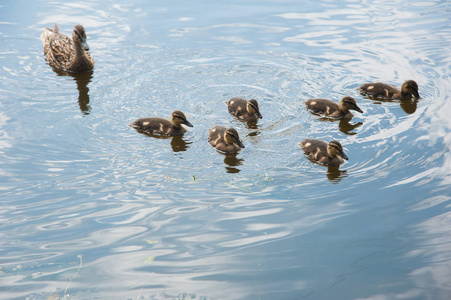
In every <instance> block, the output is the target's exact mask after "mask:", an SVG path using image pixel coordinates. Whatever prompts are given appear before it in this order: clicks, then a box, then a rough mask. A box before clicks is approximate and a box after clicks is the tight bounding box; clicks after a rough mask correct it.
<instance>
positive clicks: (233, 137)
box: [224, 128, 244, 148]
mask: <svg viewBox="0 0 451 300" xmlns="http://www.w3.org/2000/svg"><path fill="white" fill-rule="evenodd" d="M224 140H225V142H226V144H228V145H230V144H237V145H238V146H240V148H244V144H243V143H242V142H241V140H240V136H239V135H238V131H236V130H235V129H234V128H228V129H227V130H226V131H225V132H224Z"/></svg>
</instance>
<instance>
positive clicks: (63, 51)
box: [41, 24, 95, 73]
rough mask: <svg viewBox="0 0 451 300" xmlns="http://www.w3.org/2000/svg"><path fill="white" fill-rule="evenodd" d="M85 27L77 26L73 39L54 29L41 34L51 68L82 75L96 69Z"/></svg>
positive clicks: (56, 28)
mask: <svg viewBox="0 0 451 300" xmlns="http://www.w3.org/2000/svg"><path fill="white" fill-rule="evenodd" d="M86 39H87V37H86V32H85V29H84V27H83V26H81V25H75V27H74V31H73V32H72V39H70V38H69V37H68V36H66V35H64V34H62V33H60V32H59V27H58V25H57V24H55V27H54V29H53V30H52V29H50V28H46V29H45V31H44V32H43V33H42V34H41V40H42V43H43V44H44V54H45V55H46V58H47V61H48V62H49V64H50V65H51V66H53V67H54V68H56V69H59V70H63V71H66V72H69V73H81V72H87V71H91V70H92V69H94V64H95V62H94V59H93V58H92V57H91V55H90V54H89V52H88V50H89V46H88V43H87V42H86Z"/></svg>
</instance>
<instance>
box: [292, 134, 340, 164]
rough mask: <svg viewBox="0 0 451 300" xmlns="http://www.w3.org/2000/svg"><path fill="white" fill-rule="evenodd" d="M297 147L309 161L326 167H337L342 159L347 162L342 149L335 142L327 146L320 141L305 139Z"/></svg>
mask: <svg viewBox="0 0 451 300" xmlns="http://www.w3.org/2000/svg"><path fill="white" fill-rule="evenodd" d="M299 147H301V148H302V150H303V151H304V153H305V154H306V155H307V157H308V158H309V159H310V160H313V161H316V162H318V163H320V164H323V165H326V166H337V165H340V164H342V163H343V159H346V160H348V157H347V156H346V154H345V153H344V152H343V147H342V146H341V144H340V143H339V142H337V141H331V142H330V143H329V144H328V143H327V142H324V141H321V140H313V139H305V140H303V141H302V142H300V143H299Z"/></svg>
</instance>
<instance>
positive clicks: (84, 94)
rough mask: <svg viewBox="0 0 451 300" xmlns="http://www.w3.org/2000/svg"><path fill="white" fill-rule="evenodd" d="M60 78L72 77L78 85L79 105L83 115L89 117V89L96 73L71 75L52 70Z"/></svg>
mask: <svg viewBox="0 0 451 300" xmlns="http://www.w3.org/2000/svg"><path fill="white" fill-rule="evenodd" d="M52 69H53V71H54V72H55V73H57V74H58V76H70V77H72V78H73V79H74V81H75V82H76V83H77V89H78V105H79V106H80V110H81V112H82V113H83V114H85V115H89V113H90V112H91V106H90V105H89V88H88V84H89V83H90V82H91V80H92V75H93V73H94V71H89V72H83V73H69V72H65V71H62V70H59V69H55V68H52Z"/></svg>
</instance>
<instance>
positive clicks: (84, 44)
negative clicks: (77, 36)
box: [80, 41, 89, 51]
mask: <svg viewBox="0 0 451 300" xmlns="http://www.w3.org/2000/svg"><path fill="white" fill-rule="evenodd" d="M80 45H81V47H82V48H83V49H84V50H85V51H89V45H88V43H87V42H86V41H81V42H80Z"/></svg>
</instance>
